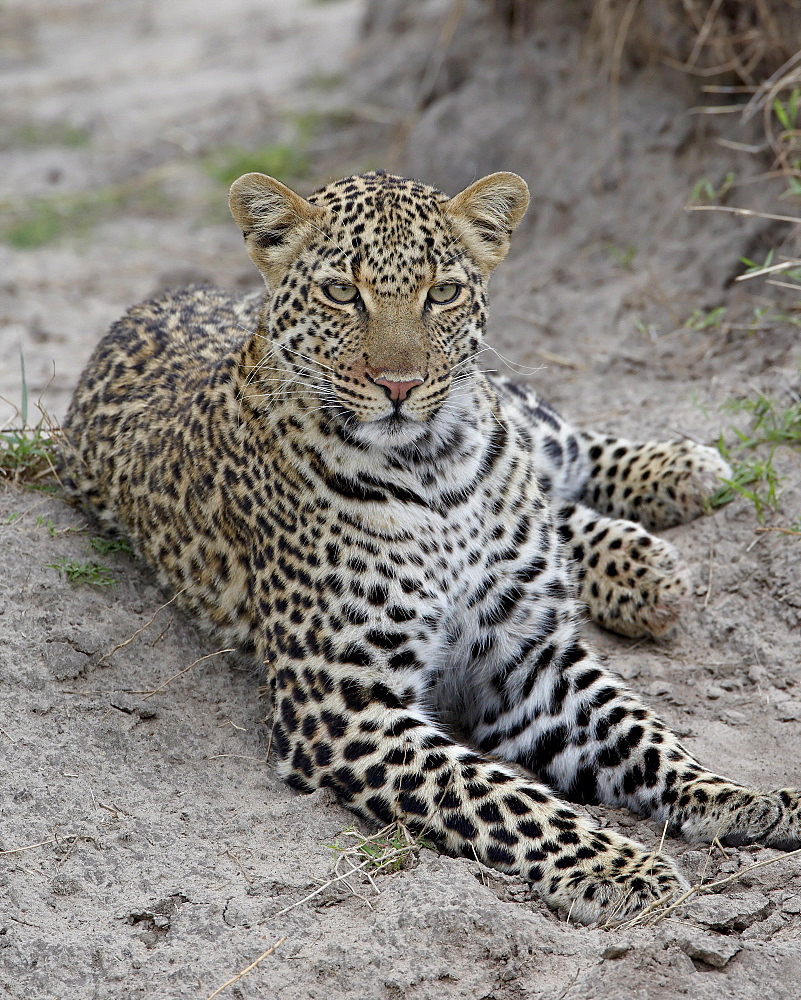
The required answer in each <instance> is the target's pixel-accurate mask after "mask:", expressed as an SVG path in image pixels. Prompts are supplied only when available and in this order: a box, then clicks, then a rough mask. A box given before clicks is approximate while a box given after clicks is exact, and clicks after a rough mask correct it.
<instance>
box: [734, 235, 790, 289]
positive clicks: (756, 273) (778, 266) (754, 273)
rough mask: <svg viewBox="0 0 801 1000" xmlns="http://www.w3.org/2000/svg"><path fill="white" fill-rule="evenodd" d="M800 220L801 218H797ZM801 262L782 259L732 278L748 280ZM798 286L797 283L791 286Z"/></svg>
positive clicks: (783, 269) (785, 269) (787, 269)
mask: <svg viewBox="0 0 801 1000" xmlns="http://www.w3.org/2000/svg"><path fill="white" fill-rule="evenodd" d="M799 222H801V219H799ZM799 264H801V260H783V261H782V262H781V263H780V264H771V265H770V266H768V267H758V268H756V269H755V270H753V271H746V273H745V274H738V275H737V277H736V278H735V279H734V280H735V281H748V280H749V279H750V278H759V277H760V276H761V275H763V274H773V273H774V272H775V271H789V270H790V269H791V268H794V267H798V266H799ZM791 287H795V288H798V287H799V286H798V285H795V286H791Z"/></svg>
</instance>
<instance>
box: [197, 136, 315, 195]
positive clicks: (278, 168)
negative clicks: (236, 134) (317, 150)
mask: <svg viewBox="0 0 801 1000" xmlns="http://www.w3.org/2000/svg"><path fill="white" fill-rule="evenodd" d="M203 166H204V168H205V170H206V172H207V173H208V174H209V176H210V177H213V178H214V180H216V181H219V182H220V183H221V184H225V185H226V187H227V186H229V185H231V184H233V182H234V181H235V180H236V179H237V177H241V176H242V174H249V173H252V172H254V171H255V172H258V173H262V174H272V175H273V176H274V177H283V178H286V177H291V178H303V177H305V176H306V175H307V174H308V173H309V170H310V168H311V162H310V159H309V156H308V155H307V154H306V153H305V152H304V151H303V149H302V148H300V147H299V146H296V145H290V144H289V143H275V144H273V145H271V146H263V147H262V148H261V149H245V148H243V147H241V146H224V147H223V148H222V149H218V150H215V151H214V152H213V153H209V155H208V156H207V157H206V158H205V161H204V163H203Z"/></svg>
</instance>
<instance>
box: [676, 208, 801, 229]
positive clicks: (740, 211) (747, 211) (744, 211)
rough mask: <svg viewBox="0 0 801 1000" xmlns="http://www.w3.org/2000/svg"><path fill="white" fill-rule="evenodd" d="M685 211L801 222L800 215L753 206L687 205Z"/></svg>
mask: <svg viewBox="0 0 801 1000" xmlns="http://www.w3.org/2000/svg"><path fill="white" fill-rule="evenodd" d="M684 211H685V212H729V213H730V214H731V215H748V216H750V217H752V218H754V219H768V220H769V221H770V222H792V223H794V224H795V225H798V224H799V223H801V216H798V215H774V214H773V213H771V212H756V211H754V209H752V208H735V207H734V206H732V205H685V206H684Z"/></svg>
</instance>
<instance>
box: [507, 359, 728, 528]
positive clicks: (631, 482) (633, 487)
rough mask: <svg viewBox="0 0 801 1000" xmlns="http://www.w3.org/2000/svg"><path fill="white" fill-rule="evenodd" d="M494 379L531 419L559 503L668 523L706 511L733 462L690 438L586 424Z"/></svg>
mask: <svg viewBox="0 0 801 1000" xmlns="http://www.w3.org/2000/svg"><path fill="white" fill-rule="evenodd" d="M493 383H494V384H495V386H496V387H497V388H498V390H499V391H500V393H501V394H502V396H503V398H504V399H505V400H506V401H507V403H508V404H511V406H512V407H513V409H514V410H515V411H516V412H517V413H518V415H519V416H520V418H521V420H522V422H523V423H524V424H525V425H526V426H527V429H528V433H529V437H530V440H531V450H532V455H533V458H534V466H535V469H536V472H537V477H538V479H539V481H540V484H541V485H542V488H543V490H544V491H545V492H546V493H548V494H549V495H550V496H551V497H552V498H553V499H554V500H555V501H557V502H560V501H561V502H577V501H579V500H583V502H584V503H585V504H588V505H589V506H590V507H592V508H594V509H595V510H597V511H598V512H599V513H601V514H604V515H606V516H607V517H613V518H625V519H627V520H630V521H638V522H640V523H641V524H643V525H645V526H646V527H647V528H651V529H654V528H668V527H671V526H672V525H675V524H682V523H683V522H685V521H690V520H692V519H693V518H694V517H697V516H698V515H699V514H702V513H704V512H705V510H706V509H707V508H706V504H707V501H708V500H709V498H710V497H711V496H712V495H713V494H714V492H715V491H716V490H717V489H718V487H719V486H720V481H721V479H725V478H728V477H729V476H730V475H731V469H730V468H729V466H728V464H727V463H726V461H725V460H724V459H723V458H722V457H721V455H720V454H719V453H718V451H717V450H716V449H715V448H708V447H706V446H705V445H699V444H694V443H692V442H689V441H648V442H646V443H645V444H635V443H633V442H632V441H628V440H626V439H625V438H620V437H616V436H613V435H610V434H600V433H598V432H596V431H580V430H578V429H577V428H576V427H574V426H573V425H572V424H571V423H570V421H568V420H566V419H565V418H564V417H563V416H562V415H561V414H560V413H558V412H557V411H556V410H555V409H554V407H552V406H551V405H550V404H549V403H547V402H545V400H543V399H541V398H540V397H539V396H538V395H537V393H536V392H535V391H534V390H533V389H532V388H530V387H529V386H527V385H524V384H522V383H520V382H516V381H514V380H513V379H508V378H505V377H503V376H495V377H494V379H493Z"/></svg>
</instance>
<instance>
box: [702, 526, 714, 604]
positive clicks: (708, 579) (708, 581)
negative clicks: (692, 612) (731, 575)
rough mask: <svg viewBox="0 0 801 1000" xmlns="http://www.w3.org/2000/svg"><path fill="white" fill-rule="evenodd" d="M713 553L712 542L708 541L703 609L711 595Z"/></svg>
mask: <svg viewBox="0 0 801 1000" xmlns="http://www.w3.org/2000/svg"><path fill="white" fill-rule="evenodd" d="M713 555H714V553H713V551H712V543H711V542H710V543H709V572H708V573H707V577H706V594H705V595H704V609H706V608H707V607H708V606H709V598H710V596H711V595H712V569H713V565H714V564H713V562H712V557H713Z"/></svg>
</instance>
